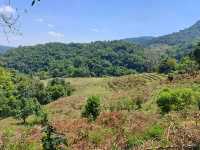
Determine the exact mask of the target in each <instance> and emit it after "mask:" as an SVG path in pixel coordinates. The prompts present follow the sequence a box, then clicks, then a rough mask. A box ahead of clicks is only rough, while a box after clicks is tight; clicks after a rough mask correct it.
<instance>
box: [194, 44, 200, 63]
mask: <svg viewBox="0 0 200 150" xmlns="http://www.w3.org/2000/svg"><path fill="white" fill-rule="evenodd" d="M193 56H194V58H195V60H196V61H197V62H198V64H200V42H199V43H198V44H197V46H196V47H195V49H194V52H193Z"/></svg>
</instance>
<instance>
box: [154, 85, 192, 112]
mask: <svg viewBox="0 0 200 150" xmlns="http://www.w3.org/2000/svg"><path fill="white" fill-rule="evenodd" d="M193 102H194V93H193V91H192V90H191V89H189V88H180V89H164V90H162V91H161V92H160V94H159V96H158V99H157V105H158V106H159V108H160V109H161V112H162V113H163V114H165V113H168V112H170V111H172V110H174V111H181V110H184V109H187V108H189V107H190V106H191V104H193Z"/></svg>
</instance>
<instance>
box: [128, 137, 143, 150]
mask: <svg viewBox="0 0 200 150" xmlns="http://www.w3.org/2000/svg"><path fill="white" fill-rule="evenodd" d="M143 142H144V139H143V138H142V137H139V136H136V135H130V136H128V139H127V149H128V150H129V149H130V150H131V149H133V148H134V147H136V146H139V145H142V144H143Z"/></svg>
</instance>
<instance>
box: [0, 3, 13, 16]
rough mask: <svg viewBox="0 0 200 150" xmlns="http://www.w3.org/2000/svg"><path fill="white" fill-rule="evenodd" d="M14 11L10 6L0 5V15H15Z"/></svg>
mask: <svg viewBox="0 0 200 150" xmlns="http://www.w3.org/2000/svg"><path fill="white" fill-rule="evenodd" d="M15 13H16V10H15V9H14V8H13V7H11V6H8V5H4V6H1V7H0V15H2V16H4V17H7V18H10V17H12V16H13V15H15Z"/></svg>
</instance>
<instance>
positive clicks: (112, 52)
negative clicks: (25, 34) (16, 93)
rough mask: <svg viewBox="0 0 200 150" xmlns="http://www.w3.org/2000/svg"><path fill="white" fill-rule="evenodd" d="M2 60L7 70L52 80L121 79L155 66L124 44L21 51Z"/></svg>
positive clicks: (49, 46)
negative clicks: (105, 77)
mask: <svg viewBox="0 0 200 150" xmlns="http://www.w3.org/2000/svg"><path fill="white" fill-rule="evenodd" d="M151 58H153V57H151ZM1 60H2V62H3V63H4V66H5V67H8V68H14V69H16V70H19V71H21V72H24V73H28V74H39V75H41V74H43V75H44V74H45V75H48V76H50V77H61V76H67V77H76V76H81V77H82V76H120V75H125V74H129V73H133V72H135V71H137V72H146V71H150V70H151V69H152V68H151V67H152V66H153V65H152V64H151V62H150V61H149V59H147V58H146V56H145V52H144V48H142V47H141V46H138V45H136V44H132V43H129V42H125V41H97V42H92V43H87V44H79V43H71V44H62V43H48V44H43V45H36V46H26V47H18V48H15V49H12V50H10V51H8V52H6V53H5V54H4V55H3V56H2V58H1Z"/></svg>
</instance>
